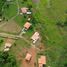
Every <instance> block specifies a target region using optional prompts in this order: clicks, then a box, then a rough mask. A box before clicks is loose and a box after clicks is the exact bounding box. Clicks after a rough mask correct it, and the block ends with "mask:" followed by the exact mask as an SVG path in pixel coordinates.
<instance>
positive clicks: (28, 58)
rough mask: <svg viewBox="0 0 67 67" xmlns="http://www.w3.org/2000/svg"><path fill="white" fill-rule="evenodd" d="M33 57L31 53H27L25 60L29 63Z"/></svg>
mask: <svg viewBox="0 0 67 67" xmlns="http://www.w3.org/2000/svg"><path fill="white" fill-rule="evenodd" d="M31 57H32V55H31V54H29V53H27V55H26V58H25V59H26V60H28V61H29V60H30V59H31Z"/></svg>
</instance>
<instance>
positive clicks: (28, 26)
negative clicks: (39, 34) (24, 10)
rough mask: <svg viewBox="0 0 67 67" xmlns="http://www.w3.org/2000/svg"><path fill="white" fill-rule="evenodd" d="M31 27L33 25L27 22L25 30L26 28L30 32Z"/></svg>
mask: <svg viewBox="0 0 67 67" xmlns="http://www.w3.org/2000/svg"><path fill="white" fill-rule="evenodd" d="M30 26H31V23H29V22H26V23H25V24H24V28H25V29H26V30H28V29H29V28H30Z"/></svg>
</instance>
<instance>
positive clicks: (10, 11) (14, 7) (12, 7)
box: [4, 3, 17, 19]
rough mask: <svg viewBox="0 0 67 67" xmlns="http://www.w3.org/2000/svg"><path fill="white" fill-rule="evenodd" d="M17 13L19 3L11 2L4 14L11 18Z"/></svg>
mask: <svg viewBox="0 0 67 67" xmlns="http://www.w3.org/2000/svg"><path fill="white" fill-rule="evenodd" d="M16 14H17V5H16V3H13V4H10V5H9V7H5V9H4V16H5V17H6V18H8V19H11V18H12V17H14V16H15V15H16Z"/></svg>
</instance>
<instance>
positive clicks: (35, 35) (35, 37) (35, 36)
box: [31, 32, 40, 43]
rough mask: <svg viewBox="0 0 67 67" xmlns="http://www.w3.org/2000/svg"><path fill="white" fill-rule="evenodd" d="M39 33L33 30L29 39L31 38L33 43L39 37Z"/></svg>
mask: <svg viewBox="0 0 67 67" xmlns="http://www.w3.org/2000/svg"><path fill="white" fill-rule="evenodd" d="M39 38H40V37H39V33H38V32H35V33H34V34H33V36H32V37H31V39H32V40H33V43H35V42H36V41H37V40H38V39H39Z"/></svg>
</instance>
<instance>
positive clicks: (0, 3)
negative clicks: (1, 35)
mask: <svg viewBox="0 0 67 67" xmlns="http://www.w3.org/2000/svg"><path fill="white" fill-rule="evenodd" d="M5 2H6V0H0V16H2V7H3V5H4V3H5Z"/></svg>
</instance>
